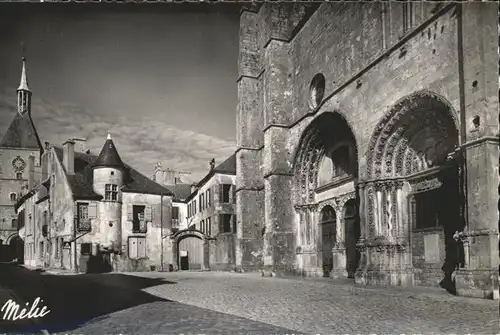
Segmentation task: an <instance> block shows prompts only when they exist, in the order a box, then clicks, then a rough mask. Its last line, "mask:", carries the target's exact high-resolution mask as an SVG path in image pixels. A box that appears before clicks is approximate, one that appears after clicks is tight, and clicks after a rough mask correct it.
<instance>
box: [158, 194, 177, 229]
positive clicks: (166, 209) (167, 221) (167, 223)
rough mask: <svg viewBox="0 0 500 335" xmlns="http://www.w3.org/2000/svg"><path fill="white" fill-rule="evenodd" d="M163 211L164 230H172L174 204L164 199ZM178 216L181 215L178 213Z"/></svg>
mask: <svg viewBox="0 0 500 335" xmlns="http://www.w3.org/2000/svg"><path fill="white" fill-rule="evenodd" d="M161 210H162V211H163V228H166V229H172V211H173V207H172V203H171V202H170V201H167V199H163V208H162V209H161ZM177 216H179V213H177Z"/></svg>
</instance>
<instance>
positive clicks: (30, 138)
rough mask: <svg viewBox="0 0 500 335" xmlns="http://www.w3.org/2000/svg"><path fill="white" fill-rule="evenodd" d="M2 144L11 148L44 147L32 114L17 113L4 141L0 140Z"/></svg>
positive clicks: (0, 144)
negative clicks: (22, 114)
mask: <svg viewBox="0 0 500 335" xmlns="http://www.w3.org/2000/svg"><path fill="white" fill-rule="evenodd" d="M0 146H2V147H10V148H29V149H31V148H33V149H40V150H42V149H43V147H42V142H40V138H39V137H38V133H37V132H36V129H35V125H34V124H33V120H31V116H30V115H29V114H26V115H25V116H21V114H19V113H16V116H15V117H14V120H12V123H11V124H10V126H9V128H8V129H7V132H6V133H5V135H4V137H3V139H2V142H0Z"/></svg>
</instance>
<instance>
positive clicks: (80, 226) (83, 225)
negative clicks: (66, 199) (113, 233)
mask: <svg viewBox="0 0 500 335" xmlns="http://www.w3.org/2000/svg"><path fill="white" fill-rule="evenodd" d="M90 229H91V223H90V220H77V222H76V230H77V231H90Z"/></svg>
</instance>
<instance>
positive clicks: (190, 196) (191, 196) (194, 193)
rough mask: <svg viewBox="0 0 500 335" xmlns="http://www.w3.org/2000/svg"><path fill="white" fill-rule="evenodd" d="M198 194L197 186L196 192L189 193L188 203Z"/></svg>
mask: <svg viewBox="0 0 500 335" xmlns="http://www.w3.org/2000/svg"><path fill="white" fill-rule="evenodd" d="M197 194H198V188H196V190H194V192H192V193H191V194H190V195H188V196H187V197H186V200H184V201H186V203H188V202H189V201H190V200H191V199H193V198H194V197H195V196H196V195H197Z"/></svg>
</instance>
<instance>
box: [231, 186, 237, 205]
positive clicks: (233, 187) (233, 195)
mask: <svg viewBox="0 0 500 335" xmlns="http://www.w3.org/2000/svg"><path fill="white" fill-rule="evenodd" d="M231 190H232V193H231V196H232V197H233V199H232V203H233V204H235V203H236V185H231Z"/></svg>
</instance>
